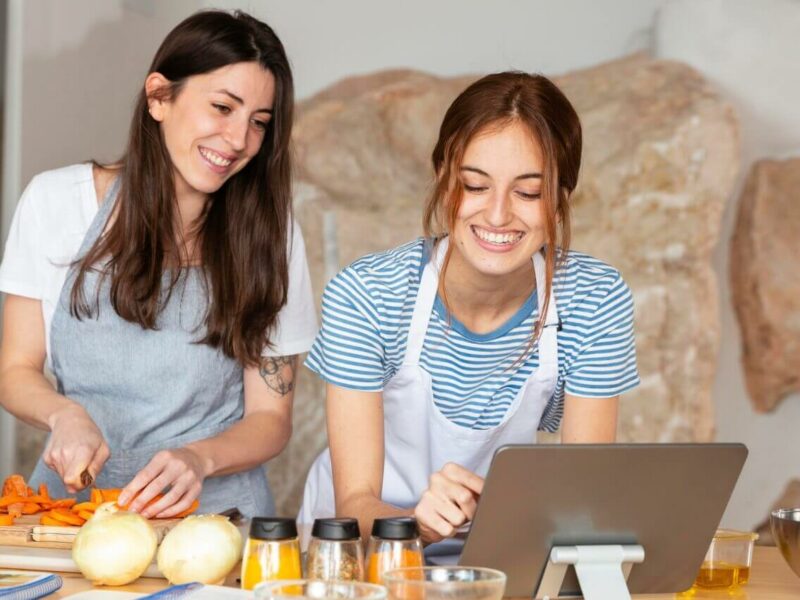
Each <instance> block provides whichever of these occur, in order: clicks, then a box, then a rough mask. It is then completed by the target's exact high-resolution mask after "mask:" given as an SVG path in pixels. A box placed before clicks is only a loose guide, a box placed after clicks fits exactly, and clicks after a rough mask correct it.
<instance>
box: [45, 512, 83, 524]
mask: <svg viewBox="0 0 800 600" xmlns="http://www.w3.org/2000/svg"><path fill="white" fill-rule="evenodd" d="M47 515H48V516H49V517H51V518H53V519H55V520H56V521H63V522H64V523H68V524H69V525H78V526H80V525H83V524H84V523H85V522H86V519H82V518H81V517H79V516H78V515H76V514H75V513H74V512H72V511H71V510H68V509H66V508H54V509H52V510H51V511H50V512H48V513H47Z"/></svg>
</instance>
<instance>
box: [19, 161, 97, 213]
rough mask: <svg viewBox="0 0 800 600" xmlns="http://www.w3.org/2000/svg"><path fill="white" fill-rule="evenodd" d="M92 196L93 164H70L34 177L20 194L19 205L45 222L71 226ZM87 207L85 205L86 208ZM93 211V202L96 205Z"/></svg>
mask: <svg viewBox="0 0 800 600" xmlns="http://www.w3.org/2000/svg"><path fill="white" fill-rule="evenodd" d="M93 194H94V181H93V178H92V165H91V164H89V163H83V164H77V165H70V166H68V167H61V168H59V169H53V170H50V171H44V172H42V173H39V174H38V175H36V176H34V177H33V178H32V179H31V181H30V183H29V184H28V186H27V187H26V188H25V192H24V193H23V195H22V199H21V201H20V202H21V204H23V203H24V204H25V205H26V208H27V210H30V211H31V212H34V213H36V214H38V215H39V216H40V217H41V218H42V219H43V220H45V221H52V222H53V223H59V222H61V223H62V225H63V224H65V223H64V221H63V220H64V219H66V223H70V222H71V221H72V220H73V219H72V218H71V217H74V216H75V215H76V214H77V215H80V214H81V213H83V212H84V211H85V210H86V209H87V207H88V208H90V205H89V203H88V201H89V200H91V199H92V197H93ZM87 205H88V206H87ZM95 208H96V203H95Z"/></svg>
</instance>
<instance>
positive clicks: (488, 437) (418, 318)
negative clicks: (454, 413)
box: [298, 239, 558, 524]
mask: <svg viewBox="0 0 800 600" xmlns="http://www.w3.org/2000/svg"><path fill="white" fill-rule="evenodd" d="M446 248H447V240H446V239H445V240H443V241H442V242H440V243H439V246H438V248H437V249H436V253H435V255H434V257H433V258H432V260H431V261H430V262H429V263H428V264H427V265H426V266H425V270H424V271H423V274H422V281H421V282H420V287H419V292H418V294H417V300H416V304H415V306H414V313H413V316H412V319H411V327H410V328H409V334H408V346H407V349H406V354H405V357H404V360H403V365H402V366H401V367H400V369H399V370H398V371H397V373H396V374H395V375H394V377H393V378H392V379H391V380H390V381H389V383H388V384H387V385H386V387H385V388H384V390H383V410H384V469H383V489H382V492H381V499H382V500H383V501H384V502H387V503H389V504H392V505H394V506H398V507H401V508H411V507H413V506H415V505H416V504H417V502H419V499H420V497H421V496H422V493H423V492H424V491H425V490H426V489H427V488H428V481H429V478H430V476H431V475H432V474H433V473H434V472H436V471H439V470H441V469H442V467H443V466H444V465H445V464H446V463H448V462H454V463H457V464H459V465H461V466H463V467H465V468H467V469H469V470H470V471H473V472H474V473H477V474H478V475H480V476H481V477H484V476H485V475H486V473H487V471H488V470H489V463H490V462H491V459H492V456H493V455H494V451H495V450H497V449H498V448H499V447H500V446H503V445H506V444H520V443H533V442H535V441H536V428H537V426H538V425H539V421H540V420H541V417H542V413H543V411H544V409H545V406H547V402H548V400H549V399H550V397H551V396H552V395H553V392H554V390H555V386H556V381H557V379H558V337H557V336H558V332H557V327H556V325H557V323H558V315H557V312H556V300H555V297H554V296H553V295H552V293H551V296H550V303H549V305H548V309H547V315H546V320H545V327H544V328H543V330H542V335H541V336H540V338H539V341H538V351H539V356H540V363H539V368H538V369H536V370H535V371H534V372H533V373H532V374H531V376H530V377H529V378H528V380H527V381H526V383H525V384H524V385H523V386H522V388H521V389H520V391H519V393H518V394H517V396H516V398H515V399H514V402H513V404H512V405H511V407H510V408H509V410H508V412H507V413H506V415H505V417H504V419H503V420H502V421H501V422H500V424H499V425H497V426H495V427H492V428H490V429H469V428H465V427H461V426H459V425H457V424H456V423H453V422H452V421H451V420H449V419H448V418H447V417H445V416H444V415H443V414H442V413H441V412H440V411H439V409H438V408H437V407H436V404H435V403H434V400H433V392H432V389H431V379H430V375H429V374H428V373H427V372H426V371H425V370H423V369H422V368H420V366H419V358H420V352H421V350H422V342H423V340H424V338H425V332H426V330H427V329H428V321H429V320H430V316H431V311H432V310H433V303H434V300H435V299H436V293H437V289H438V279H439V275H438V272H439V268H440V266H441V262H442V259H443V257H444V253H445V251H446ZM533 264H534V272H535V275H536V289H537V294H538V300H539V306H543V305H544V297H543V295H544V289H545V285H544V272H545V264H544V258H543V256H542V255H541V253H537V254H536V255H534V257H533ZM335 511H336V508H335V502H334V493H333V478H332V474H331V459H330V451H329V450H327V449H326V450H325V451H324V452H323V453H322V454H320V456H319V457H317V460H316V461H315V462H314V464H313V465H312V467H311V471H310V472H309V475H308V479H307V480H306V487H305V490H304V494H303V506H302V507H301V509H300V515H299V517H298V521H299V522H300V523H302V524H307V523H311V522H313V520H314V519H315V518H320V517H330V516H334V514H335Z"/></svg>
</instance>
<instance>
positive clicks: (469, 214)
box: [450, 121, 546, 280]
mask: <svg viewBox="0 0 800 600" xmlns="http://www.w3.org/2000/svg"><path fill="white" fill-rule="evenodd" d="M543 166H544V161H543V157H542V151H541V148H540V147H539V144H538V142H537V140H536V139H535V138H534V136H533V135H532V134H531V132H530V130H529V129H527V128H526V127H525V126H524V125H522V124H521V123H520V122H519V121H512V122H511V123H509V124H508V125H505V126H503V127H500V128H498V127H497V126H494V127H489V128H486V129H484V130H482V131H480V132H478V134H476V135H475V137H474V138H473V139H472V140H471V141H470V142H469V144H468V145H467V147H466V149H465V152H464V157H463V160H462V161H461V165H460V168H459V173H458V177H459V182H460V185H461V194H462V197H461V205H460V207H459V210H458V215H457V217H456V222H455V226H454V228H453V230H452V232H451V235H450V238H451V245H452V246H453V255H452V257H451V261H452V266H453V268H457V269H458V270H459V271H460V274H459V275H460V278H462V279H464V280H469V278H472V279H477V278H486V277H489V278H493V279H494V278H497V277H506V276H509V275H513V276H516V275H523V276H524V275H527V276H529V277H530V275H531V274H532V269H531V257H532V256H533V255H534V254H535V253H536V252H537V251H538V250H539V249H541V248H542V246H543V245H544V244H545V242H546V230H545V213H544V203H543V201H542V200H541V186H542V169H543Z"/></svg>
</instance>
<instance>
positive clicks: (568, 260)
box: [554, 250, 630, 312]
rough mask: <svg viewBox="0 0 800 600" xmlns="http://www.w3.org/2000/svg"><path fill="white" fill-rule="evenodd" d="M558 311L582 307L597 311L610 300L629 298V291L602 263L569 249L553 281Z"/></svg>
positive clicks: (616, 275) (618, 276)
mask: <svg viewBox="0 0 800 600" xmlns="http://www.w3.org/2000/svg"><path fill="white" fill-rule="evenodd" d="M554 291H555V293H556V298H557V300H556V301H557V302H558V305H559V312H561V309H562V308H564V309H565V310H569V308H570V307H572V308H575V307H578V306H584V307H586V308H587V309H588V308H590V307H591V306H594V307H595V308H597V307H598V306H599V305H600V304H601V303H603V302H605V301H607V300H608V299H609V298H610V297H617V296H622V297H625V298H628V297H630V290H629V288H628V286H627V284H626V283H625V280H624V279H623V277H622V275H621V273H620V272H619V270H617V269H616V268H614V267H612V266H611V265H609V264H608V263H606V262H603V261H602V260H600V259H598V258H595V257H593V256H590V255H588V254H584V253H583V252H577V251H574V250H570V251H569V252H567V254H566V256H564V258H563V262H562V263H561V265H560V267H559V269H558V271H557V273H556V276H555V278H554Z"/></svg>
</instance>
